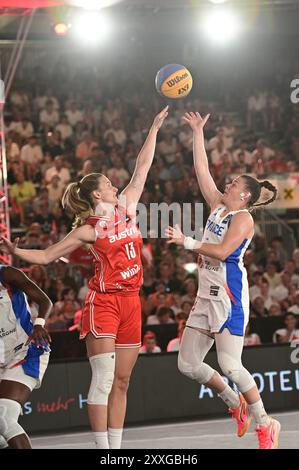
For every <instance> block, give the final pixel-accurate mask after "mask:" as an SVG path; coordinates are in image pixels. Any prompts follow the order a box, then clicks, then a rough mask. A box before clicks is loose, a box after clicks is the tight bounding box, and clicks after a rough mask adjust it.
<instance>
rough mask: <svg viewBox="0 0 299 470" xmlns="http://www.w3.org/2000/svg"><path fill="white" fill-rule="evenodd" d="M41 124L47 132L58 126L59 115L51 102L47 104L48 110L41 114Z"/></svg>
mask: <svg viewBox="0 0 299 470" xmlns="http://www.w3.org/2000/svg"><path fill="white" fill-rule="evenodd" d="M39 122H40V124H41V125H42V127H43V129H44V131H45V132H48V130H49V129H54V128H55V126H56V124H58V122H59V114H58V111H56V110H55V108H54V106H53V103H52V101H51V100H48V101H47V102H46V108H45V109H43V110H42V111H41V112H40V113H39Z"/></svg>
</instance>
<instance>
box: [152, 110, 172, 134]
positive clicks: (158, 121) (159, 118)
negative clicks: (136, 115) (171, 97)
mask: <svg viewBox="0 0 299 470" xmlns="http://www.w3.org/2000/svg"><path fill="white" fill-rule="evenodd" d="M168 109H169V106H168V105H167V106H165V108H163V109H162V111H160V113H159V114H157V116H156V117H155V119H154V123H153V126H154V127H155V128H156V129H157V130H159V129H160V127H161V126H162V124H163V122H164V120H165V118H166V117H167V116H168Z"/></svg>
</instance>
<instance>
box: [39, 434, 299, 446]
mask: <svg viewBox="0 0 299 470" xmlns="http://www.w3.org/2000/svg"><path fill="white" fill-rule="evenodd" d="M296 433H299V430H298V431H294V430H293V431H291V430H290V431H288V430H286V431H281V433H280V434H296ZM228 436H229V434H203V435H198V436H170V437H156V438H148V439H130V440H126V439H124V440H123V441H122V442H123V444H125V443H126V444H132V442H137V443H141V442H147V443H148V442H150V443H151V445H152V443H153V442H154V441H179V440H180V441H182V440H183V439H188V441H190V440H191V441H192V440H199V439H211V437H212V438H220V439H221V438H223V437H228ZM246 436H255V433H254V432H247V433H246ZM235 437H236V436H235ZM238 442H239V441H238ZM244 442H245V441H244ZM78 444H86V443H84V442H82V443H81V442H76V443H72V444H59V448H62V447H65V448H69V447H76V446H77V445H78ZM91 444H93V442H92V443H91ZM57 446H58V444H56V445H54V447H57ZM44 448H45V449H51V448H52V447H49V446H46V447H44ZM133 450H134V449H133ZM199 450H200V448H199Z"/></svg>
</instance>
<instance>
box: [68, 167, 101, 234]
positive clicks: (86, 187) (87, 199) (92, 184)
mask: <svg viewBox="0 0 299 470" xmlns="http://www.w3.org/2000/svg"><path fill="white" fill-rule="evenodd" d="M100 176H102V174H101V173H90V174H89V175H86V176H84V178H82V179H81V181H80V182H78V183H70V184H69V185H68V186H67V188H66V190H65V192H64V194H63V196H62V201H61V203H62V207H63V208H66V207H68V208H69V209H70V210H71V211H72V212H73V214H75V215H76V218H75V222H74V224H73V227H75V228H76V227H80V226H81V225H84V224H85V222H86V220H87V219H88V217H90V216H91V215H92V214H93V213H94V203H93V199H92V191H95V190H97V189H98V186H99V178H100Z"/></svg>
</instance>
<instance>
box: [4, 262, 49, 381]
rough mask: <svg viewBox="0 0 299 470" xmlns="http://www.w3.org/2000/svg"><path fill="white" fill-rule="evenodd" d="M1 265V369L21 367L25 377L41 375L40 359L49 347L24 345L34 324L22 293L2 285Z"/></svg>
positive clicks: (19, 290)
mask: <svg viewBox="0 0 299 470" xmlns="http://www.w3.org/2000/svg"><path fill="white" fill-rule="evenodd" d="M6 267H7V266H0V368H1V369H3V368H7V369H11V368H14V367H17V366H18V365H19V364H21V365H22V367H23V370H24V372H25V374H27V375H30V376H31V377H35V378H38V377H39V376H40V356H41V355H42V354H44V353H48V352H49V348H47V347H45V348H44V349H42V348H37V346H35V345H34V344H30V345H29V346H25V343H26V341H27V339H28V336H29V335H30V334H31V333H32V329H33V323H32V316H31V312H30V307H29V305H28V301H27V298H26V295H25V293H24V292H23V291H22V290H21V289H19V288H18V287H15V286H11V285H10V286H8V285H5V284H4V281H3V272H4V269H5V268H6Z"/></svg>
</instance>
